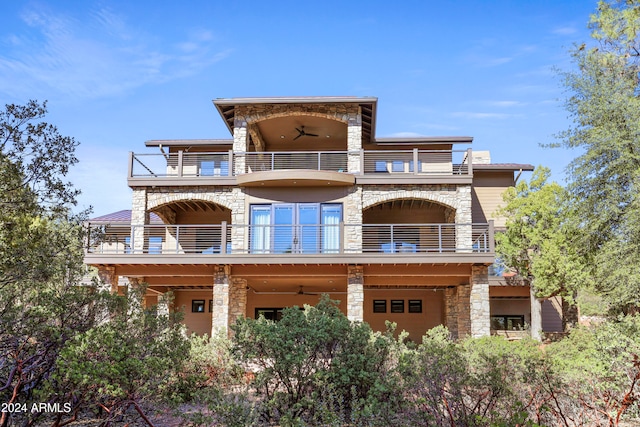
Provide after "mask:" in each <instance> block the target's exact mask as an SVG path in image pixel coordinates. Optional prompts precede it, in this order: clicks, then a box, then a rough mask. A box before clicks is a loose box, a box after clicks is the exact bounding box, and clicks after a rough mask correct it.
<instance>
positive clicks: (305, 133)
mask: <svg viewBox="0 0 640 427" xmlns="http://www.w3.org/2000/svg"><path fill="white" fill-rule="evenodd" d="M296 130H297V131H298V136H296V137H295V138H293V140H294V141H295V140H296V139H298V138H300V137H301V136H318V135H317V134H315V133H308V132H305V130H304V126H300V129H298V128H296Z"/></svg>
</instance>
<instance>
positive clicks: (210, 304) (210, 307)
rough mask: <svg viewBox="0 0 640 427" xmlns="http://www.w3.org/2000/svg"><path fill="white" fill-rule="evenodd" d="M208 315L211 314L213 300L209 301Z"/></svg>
mask: <svg viewBox="0 0 640 427" xmlns="http://www.w3.org/2000/svg"><path fill="white" fill-rule="evenodd" d="M209 313H213V300H212V299H210V300H209Z"/></svg>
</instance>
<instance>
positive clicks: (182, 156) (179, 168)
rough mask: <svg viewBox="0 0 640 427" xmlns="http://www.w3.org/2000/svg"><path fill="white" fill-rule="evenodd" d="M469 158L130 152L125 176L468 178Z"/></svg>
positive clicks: (417, 153)
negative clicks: (299, 173) (301, 173)
mask: <svg viewBox="0 0 640 427" xmlns="http://www.w3.org/2000/svg"><path fill="white" fill-rule="evenodd" d="M470 158H471V149H468V150H419V149H413V150H360V151H277V152H247V153H234V152H232V151H228V152H217V153H189V152H183V151H180V152H178V153H167V154H134V153H130V159H129V160H130V161H129V178H166V177H176V178H180V177H203V178H215V177H219V178H224V177H231V176H235V175H240V174H246V173H252V172H265V171H275V170H296V169H297V170H316V171H333V172H345V173H352V174H355V175H367V174H404V175H470V174H471V172H472V170H471V168H470V167H469V159H470Z"/></svg>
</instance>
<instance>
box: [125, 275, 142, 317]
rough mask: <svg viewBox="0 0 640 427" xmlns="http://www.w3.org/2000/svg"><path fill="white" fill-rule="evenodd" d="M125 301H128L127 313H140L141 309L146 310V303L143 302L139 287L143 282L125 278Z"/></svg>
mask: <svg viewBox="0 0 640 427" xmlns="http://www.w3.org/2000/svg"><path fill="white" fill-rule="evenodd" d="M127 281H128V282H129V283H128V284H127V299H128V301H129V312H130V313H134V312H140V311H141V310H142V309H143V308H146V306H147V302H146V301H145V298H144V294H142V289H141V287H140V285H141V284H142V282H143V281H144V280H143V279H141V278H139V277H127Z"/></svg>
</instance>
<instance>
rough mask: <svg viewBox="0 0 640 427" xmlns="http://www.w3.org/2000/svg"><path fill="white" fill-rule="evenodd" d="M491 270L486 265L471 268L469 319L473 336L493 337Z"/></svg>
mask: <svg viewBox="0 0 640 427" xmlns="http://www.w3.org/2000/svg"><path fill="white" fill-rule="evenodd" d="M488 270H489V268H488V267H487V266H486V265H474V266H473V267H471V292H470V295H469V311H470V313H469V317H470V320H471V336H472V337H474V338H478V337H484V336H489V335H491V309H490V304H489V274H488Z"/></svg>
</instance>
